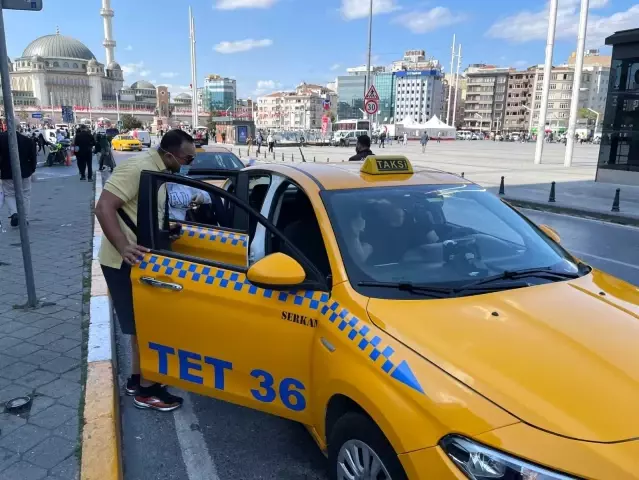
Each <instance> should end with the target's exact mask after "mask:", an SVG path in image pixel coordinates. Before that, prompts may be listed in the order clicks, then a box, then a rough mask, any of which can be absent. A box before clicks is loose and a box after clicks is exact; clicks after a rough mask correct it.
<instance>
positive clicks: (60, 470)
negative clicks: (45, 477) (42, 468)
mask: <svg viewBox="0 0 639 480" xmlns="http://www.w3.org/2000/svg"><path fill="white" fill-rule="evenodd" d="M50 473H51V475H55V476H56V477H58V478H61V479H62V478H63V479H66V480H77V479H78V478H79V476H80V466H79V464H78V459H77V457H76V456H75V455H71V456H69V457H67V458H66V459H65V460H63V461H62V462H60V463H59V464H58V465H56V466H55V467H53V468H52V469H51V471H50Z"/></svg>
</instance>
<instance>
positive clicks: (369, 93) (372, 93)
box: [364, 85, 379, 102]
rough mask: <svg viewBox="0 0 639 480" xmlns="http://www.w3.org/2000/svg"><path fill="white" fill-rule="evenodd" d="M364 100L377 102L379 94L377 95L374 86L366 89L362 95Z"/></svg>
mask: <svg viewBox="0 0 639 480" xmlns="http://www.w3.org/2000/svg"><path fill="white" fill-rule="evenodd" d="M364 100H375V101H376V102H379V94H378V93H377V89H376V88H375V85H371V86H370V87H369V88H368V91H367V92H366V95H364Z"/></svg>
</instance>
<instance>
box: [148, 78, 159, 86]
mask: <svg viewBox="0 0 639 480" xmlns="http://www.w3.org/2000/svg"><path fill="white" fill-rule="evenodd" d="M149 82H151V83H152V84H153V85H155V84H157V83H158V81H157V80H156V79H155V78H154V79H153V80H149Z"/></svg>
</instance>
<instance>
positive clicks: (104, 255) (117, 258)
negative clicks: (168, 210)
mask: <svg viewBox="0 0 639 480" xmlns="http://www.w3.org/2000/svg"><path fill="white" fill-rule="evenodd" d="M143 170H150V171H152V172H161V171H164V170H166V166H165V165H164V162H163V161H162V158H161V157H160V154H159V153H158V152H157V150H156V149H151V150H149V151H148V152H144V153H141V154H140V155H135V156H134V157H131V158H129V159H128V160H126V161H125V162H123V163H121V164H120V165H118V166H117V168H116V169H115V170H114V171H113V174H112V175H111V177H109V180H108V181H107V182H106V185H104V190H106V191H107V192H110V193H112V194H113V195H115V196H116V197H118V198H119V199H121V200H123V201H124V205H123V206H122V210H124V212H125V213H126V214H127V215H128V216H129V218H130V219H131V220H132V221H133V223H135V224H136V225H137V223H138V192H139V190H140V174H141V173H142V171H143ZM162 189H165V187H164V186H162V187H161V190H162ZM159 193H160V195H159V196H160V197H161V196H162V195H161V194H162V192H159ZM164 195H165V196H166V193H164ZM158 207H159V208H160V209H161V210H162V211H163V210H164V203H163V202H158ZM159 219H160V220H161V219H162V216H160V217H159ZM118 222H120V228H121V229H122V232H123V233H124V234H125V235H126V238H127V239H128V240H129V241H130V242H131V243H136V242H137V238H136V236H135V234H134V233H133V232H132V231H131V230H130V229H129V227H127V226H126V224H125V223H124V221H123V220H122V218H120V216H119V215H118ZM98 258H99V260H100V264H101V265H104V266H106V267H111V268H120V267H121V266H122V256H121V255H120V253H119V252H118V251H117V250H116V248H115V247H114V246H113V245H111V242H109V240H108V239H107V238H106V236H103V237H102V244H101V245H100V253H99V256H98Z"/></svg>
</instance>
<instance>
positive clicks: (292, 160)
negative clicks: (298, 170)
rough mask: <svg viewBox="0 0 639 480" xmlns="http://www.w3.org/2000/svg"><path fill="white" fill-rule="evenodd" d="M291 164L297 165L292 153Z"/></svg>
mask: <svg viewBox="0 0 639 480" xmlns="http://www.w3.org/2000/svg"><path fill="white" fill-rule="evenodd" d="M291 162H293V163H295V159H294V158H293V154H292V153H291Z"/></svg>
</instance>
